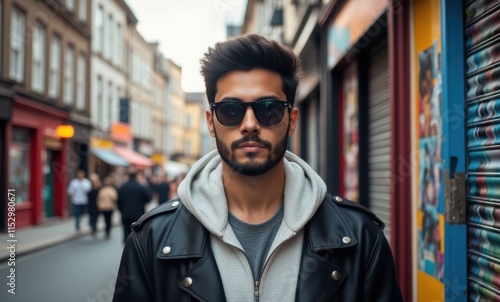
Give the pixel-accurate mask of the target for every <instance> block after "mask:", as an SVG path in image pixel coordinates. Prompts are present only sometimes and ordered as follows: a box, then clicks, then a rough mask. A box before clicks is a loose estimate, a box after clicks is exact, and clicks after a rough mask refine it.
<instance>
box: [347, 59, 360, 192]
mask: <svg viewBox="0 0 500 302" xmlns="http://www.w3.org/2000/svg"><path fill="white" fill-rule="evenodd" d="M343 91H344V99H343V108H344V112H343V126H344V133H343V138H344V149H343V160H344V195H345V196H346V198H348V199H350V200H354V201H358V197H359V168H358V162H359V141H358V64H357V63H356V62H354V63H352V64H351V65H350V66H349V67H348V68H347V70H346V73H345V77H344V83H343Z"/></svg>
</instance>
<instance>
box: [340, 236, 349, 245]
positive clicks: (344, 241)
mask: <svg viewBox="0 0 500 302" xmlns="http://www.w3.org/2000/svg"><path fill="white" fill-rule="evenodd" d="M342 242H343V243H345V244H348V243H349V242H351V238H349V237H347V236H346V237H344V238H342Z"/></svg>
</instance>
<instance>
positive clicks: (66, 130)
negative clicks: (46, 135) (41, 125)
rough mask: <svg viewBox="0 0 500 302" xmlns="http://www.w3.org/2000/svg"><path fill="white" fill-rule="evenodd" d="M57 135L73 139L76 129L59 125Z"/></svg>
mask: <svg viewBox="0 0 500 302" xmlns="http://www.w3.org/2000/svg"><path fill="white" fill-rule="evenodd" d="M56 133H57V136H59V137H60V138H72V137H73V135H74V134H75V129H74V128H73V126H71V125H59V126H57V129H56Z"/></svg>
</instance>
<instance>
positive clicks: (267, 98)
mask: <svg viewBox="0 0 500 302" xmlns="http://www.w3.org/2000/svg"><path fill="white" fill-rule="evenodd" d="M269 99H273V100H280V101H281V99H280V98H279V97H277V96H275V95H265V96H260V97H258V98H256V99H255V100H254V101H255V102H257V101H260V100H269ZM222 101H238V102H242V103H245V102H244V101H243V100H242V99H241V98H237V97H230V96H229V97H224V98H222V99H220V100H219V102H222Z"/></svg>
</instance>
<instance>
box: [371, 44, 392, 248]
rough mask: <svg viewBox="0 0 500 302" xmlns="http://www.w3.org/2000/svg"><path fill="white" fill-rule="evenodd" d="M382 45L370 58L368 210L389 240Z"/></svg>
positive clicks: (386, 101)
mask: <svg viewBox="0 0 500 302" xmlns="http://www.w3.org/2000/svg"><path fill="white" fill-rule="evenodd" d="M387 56H388V53H387V46H386V45H385V44H384V45H383V46H382V47H381V48H377V49H376V50H374V52H373V53H372V55H371V62H370V67H369V68H370V72H369V84H368V200H369V205H368V206H369V208H370V210H372V211H373V212H374V213H375V214H376V215H377V216H378V217H379V218H380V219H381V220H382V221H383V222H384V223H385V225H386V227H385V229H384V233H385V235H386V237H387V239H388V240H389V242H390V238H391V217H390V213H391V208H390V202H391V183H390V168H391V166H390V165H391V158H390V155H391V128H390V122H391V120H390V106H389V62H388V57H387Z"/></svg>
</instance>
